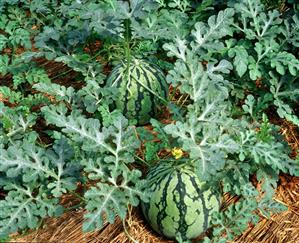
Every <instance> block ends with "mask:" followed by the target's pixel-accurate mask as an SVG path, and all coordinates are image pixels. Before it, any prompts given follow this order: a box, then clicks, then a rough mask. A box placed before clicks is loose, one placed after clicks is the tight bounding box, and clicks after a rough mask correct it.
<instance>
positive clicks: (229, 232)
mask: <svg viewBox="0 0 299 243" xmlns="http://www.w3.org/2000/svg"><path fill="white" fill-rule="evenodd" d="M263 2H264V3H265V5H264V4H263V3H261V2H260V1H253V0H240V1H227V3H223V2H222V1H217V0H214V1H212V0H204V1H186V0H181V1H178V0H169V1H165V0H126V1H125V0H122V1H120V0H119V1H117V0H105V1H95V0H81V1H69V0H62V1H58V0H51V1H50V0H46V1H37V0H33V1H23V0H3V1H1V2H0V13H1V16H0V81H1V83H0V239H7V237H8V236H9V234H10V233H12V232H16V231H19V232H21V231H23V230H26V229H28V228H31V229H34V228H37V227H38V226H39V225H40V222H41V220H42V219H43V218H46V217H53V216H54V217H56V216H59V215H61V214H62V213H63V211H64V210H65V208H64V207H63V206H62V205H61V204H60V198H61V196H63V195H65V194H73V195H74V196H78V197H79V199H80V204H79V205H78V206H83V207H84V208H85V209H86V214H85V216H84V217H85V221H84V225H83V230H84V231H90V230H95V229H99V228H101V227H102V226H103V224H104V222H106V221H108V222H110V223H113V222H114V221H115V218H116V217H120V218H121V219H122V220H125V218H126V216H127V211H128V207H129V206H130V205H131V206H137V205H138V204H139V201H140V200H144V201H147V200H148V195H146V193H145V190H144V188H145V187H146V184H145V181H144V180H143V179H142V178H143V175H142V171H143V169H141V167H142V168H144V167H145V166H151V165H154V164H156V163H157V162H159V161H161V160H167V161H172V160H173V161H174V164H176V163H178V162H179V163H190V164H191V166H192V167H195V168H196V174H197V175H198V177H199V178H200V179H201V180H204V181H206V182H207V186H209V187H211V188H213V189H214V191H215V193H223V192H228V193H230V194H232V195H237V196H238V197H239V198H240V200H239V201H238V202H237V203H235V204H233V205H231V206H229V207H228V209H227V210H224V211H221V212H217V213H215V214H214V216H213V222H212V223H213V232H212V233H211V235H209V237H207V238H206V239H205V241H206V242H209V241H213V242H221V240H222V241H224V240H226V239H222V236H223V235H226V238H227V239H228V240H233V239H234V237H236V236H237V235H239V234H241V233H242V231H243V230H244V229H245V228H246V227H247V225H248V223H249V222H252V223H256V222H257V221H258V219H259V218H258V216H257V214H255V212H256V211H257V210H259V211H260V212H262V214H263V215H266V216H269V215H271V214H272V213H276V212H279V211H280V210H283V209H284V207H283V206H282V205H281V204H279V203H278V202H276V201H275V200H273V196H274V193H275V189H276V187H277V184H278V176H279V173H280V172H284V173H288V174H291V175H298V173H299V170H298V159H297V161H296V160H294V159H292V158H290V157H289V152H290V151H289V148H288V146H287V144H286V143H285V142H284V141H283V138H282V136H280V134H279V128H278V127H277V126H275V125H273V124H271V123H270V121H271V116H269V114H274V116H277V117H280V118H281V119H286V120H288V121H290V122H292V123H293V124H294V125H296V126H299V117H298V114H297V113H298V112H297V113H296V111H298V98H299V87H298V84H299V82H298V75H299V60H298V57H297V55H298V48H299V35H298V33H299V30H298V28H299V20H298V4H296V3H295V2H294V1H293V2H292V1H289V3H286V1H283V2H284V4H287V5H286V6H287V7H288V8H287V9H284V8H281V7H280V6H281V5H279V4H278V3H277V4H276V3H275V4H274V3H273V4H270V3H269V1H263ZM284 6H285V5H284ZM131 57H136V58H144V59H147V61H149V62H153V63H155V64H156V65H158V66H160V67H161V68H162V69H163V70H164V71H165V74H167V81H168V84H169V86H170V93H171V95H170V96H171V97H170V98H169V101H168V103H167V104H166V103H165V110H167V112H165V114H162V115H168V117H167V119H165V117H163V118H164V119H159V120H154V119H152V120H151V125H150V128H152V129H153V130H152V129H149V127H148V126H146V127H137V128H136V127H134V126H130V125H129V124H130V123H129V121H128V120H127V119H125V118H124V116H123V114H121V112H120V111H118V110H116V109H113V105H112V104H113V102H114V101H115V100H116V99H117V97H118V91H117V89H116V88H114V87H109V86H107V85H105V84H106V83H105V81H106V77H107V75H108V74H109V73H110V71H111V69H112V68H113V67H114V65H115V63H117V62H119V61H120V60H123V59H130V58H131ZM57 63H59V64H61V66H63V67H64V69H63V70H64V71H63V72H61V73H58V74H57V73H56V74H55V72H57V71H56V70H55V67H56V66H55V65H57ZM49 67H50V68H49ZM53 73H54V74H53ZM68 75H69V76H70V77H71V78H69V79H68V80H71V81H68V82H67V83H66V82H65V81H64V80H65V78H67V77H68ZM72 77H74V78H72ZM168 113H169V114H168ZM171 153H172V154H174V157H175V158H171ZM140 162H142V165H138V163H140ZM140 166H141V167H140ZM255 181H257V182H259V183H260V184H261V188H257V187H256V185H255V183H254V182H255ZM79 185H80V186H82V188H83V192H82V191H80V190H79V189H78V186H79ZM2 195H4V196H3V197H2Z"/></svg>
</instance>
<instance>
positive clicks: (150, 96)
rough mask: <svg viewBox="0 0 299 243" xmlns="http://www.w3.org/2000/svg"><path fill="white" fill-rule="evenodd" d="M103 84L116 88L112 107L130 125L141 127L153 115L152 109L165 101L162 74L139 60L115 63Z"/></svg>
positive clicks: (164, 83)
mask: <svg viewBox="0 0 299 243" xmlns="http://www.w3.org/2000/svg"><path fill="white" fill-rule="evenodd" d="M107 85H108V86H110V87H111V86H112V87H117V88H118V90H119V96H118V99H117V100H116V101H115V105H116V108H117V109H119V110H121V111H122V113H123V114H124V115H125V116H126V118H127V119H129V120H130V122H131V123H132V124H138V125H144V124H147V123H149V121H150V119H151V118H152V117H154V116H155V115H156V109H157V107H158V106H159V105H161V104H162V100H166V98H167V96H168V86H167V84H166V79H165V75H164V74H163V72H162V71H161V70H160V69H159V67H157V66H156V65H154V64H152V63H150V62H147V61H145V60H143V59H136V58H134V59H132V60H131V61H130V62H129V64H128V62H127V61H123V62H121V63H120V64H118V65H117V66H116V67H115V68H114V69H113V70H112V72H111V74H110V75H109V77H108V79H107Z"/></svg>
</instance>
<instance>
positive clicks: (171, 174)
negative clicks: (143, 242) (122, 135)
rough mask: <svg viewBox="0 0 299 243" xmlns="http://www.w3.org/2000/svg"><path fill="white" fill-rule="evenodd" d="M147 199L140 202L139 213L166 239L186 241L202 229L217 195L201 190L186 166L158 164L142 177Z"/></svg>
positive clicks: (194, 236)
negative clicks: (144, 180) (147, 194)
mask: <svg viewBox="0 0 299 243" xmlns="http://www.w3.org/2000/svg"><path fill="white" fill-rule="evenodd" d="M146 181H147V183H148V184H147V186H148V187H147V190H148V193H149V196H150V199H149V200H150V201H149V202H141V207H142V211H143V214H144V216H145V218H146V220H147V221H148V223H149V224H150V225H151V227H152V228H153V229H154V230H155V231H156V232H158V233H160V234H162V235H164V236H165V237H167V238H170V239H177V240H183V241H185V240H190V239H194V238H196V237H197V236H199V235H200V234H201V233H203V232H205V231H206V230H207V228H208V227H209V222H210V218H211V214H212V213H213V212H215V211H218V210H219V207H220V201H219V197H218V196H217V195H216V194H215V193H213V192H212V191H211V190H210V189H207V190H203V186H204V183H203V182H201V181H200V180H199V178H198V176H197V175H196V174H195V173H194V170H193V169H192V168H191V167H190V166H180V167H170V166H169V165H167V164H165V163H162V164H158V165H157V166H155V167H153V168H152V169H151V170H150V171H149V173H148V174H147V177H146Z"/></svg>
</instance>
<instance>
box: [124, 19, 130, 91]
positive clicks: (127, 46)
mask: <svg viewBox="0 0 299 243" xmlns="http://www.w3.org/2000/svg"><path fill="white" fill-rule="evenodd" d="M123 23H124V28H125V33H124V49H125V56H126V65H127V68H126V72H125V76H126V79H127V81H128V82H127V88H128V87H129V86H130V83H131V79H130V76H131V75H130V64H131V45H130V44H131V39H132V30H131V20H130V19H129V18H128V19H125V20H124V22H123ZM128 90H129V89H128ZM129 93H130V95H132V93H131V91H130V90H129Z"/></svg>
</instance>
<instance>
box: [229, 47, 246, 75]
mask: <svg viewBox="0 0 299 243" xmlns="http://www.w3.org/2000/svg"><path fill="white" fill-rule="evenodd" d="M228 55H229V57H234V66H235V68H236V71H237V73H238V75H239V76H240V77H242V76H243V75H244V74H245V73H246V71H247V66H248V53H247V50H246V48H245V47H244V46H235V47H233V48H231V49H229V51H228Z"/></svg>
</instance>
